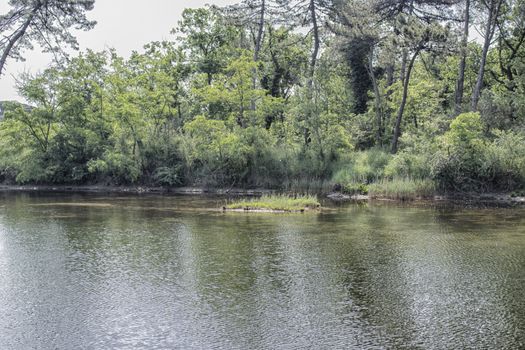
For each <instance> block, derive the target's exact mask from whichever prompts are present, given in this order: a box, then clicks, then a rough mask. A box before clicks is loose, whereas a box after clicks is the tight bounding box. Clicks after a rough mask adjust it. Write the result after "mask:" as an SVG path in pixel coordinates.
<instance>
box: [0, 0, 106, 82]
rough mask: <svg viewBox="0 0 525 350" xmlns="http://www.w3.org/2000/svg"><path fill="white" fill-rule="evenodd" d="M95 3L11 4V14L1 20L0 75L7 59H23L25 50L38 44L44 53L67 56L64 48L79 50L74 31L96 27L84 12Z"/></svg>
mask: <svg viewBox="0 0 525 350" xmlns="http://www.w3.org/2000/svg"><path fill="white" fill-rule="evenodd" d="M94 3H95V0H72V1H63V0H10V1H9V5H10V7H11V8H10V10H9V11H8V12H7V13H6V14H5V15H2V16H0V33H1V35H2V39H0V74H2V72H3V71H4V68H5V64H6V61H7V59H8V58H14V59H23V56H22V52H23V50H24V49H32V48H33V44H34V43H36V44H39V45H41V46H42V47H43V49H44V51H46V52H52V53H53V54H55V55H56V56H57V57H58V55H57V54H59V53H60V54H64V51H63V46H64V44H67V45H69V46H70V47H72V48H74V49H77V48H78V43H77V40H76V38H75V36H74V35H73V34H71V32H70V30H71V29H82V30H89V29H91V28H93V27H94V26H95V24H96V22H95V21H90V20H88V19H87V17H86V14H85V12H86V11H89V10H92V9H93V6H94Z"/></svg>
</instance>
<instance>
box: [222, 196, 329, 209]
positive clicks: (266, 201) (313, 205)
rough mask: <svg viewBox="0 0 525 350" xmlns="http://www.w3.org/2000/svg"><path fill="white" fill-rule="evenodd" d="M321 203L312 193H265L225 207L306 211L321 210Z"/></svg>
mask: <svg viewBox="0 0 525 350" xmlns="http://www.w3.org/2000/svg"><path fill="white" fill-rule="evenodd" d="M320 208H321V204H320V203H319V201H318V200H317V197H316V196H312V195H294V196H288V195H282V194H281V195H263V196H262V197H259V198H253V199H248V200H241V201H237V202H233V203H230V204H228V205H226V206H224V207H223V210H224V211H255V212H304V211H306V210H319V209H320Z"/></svg>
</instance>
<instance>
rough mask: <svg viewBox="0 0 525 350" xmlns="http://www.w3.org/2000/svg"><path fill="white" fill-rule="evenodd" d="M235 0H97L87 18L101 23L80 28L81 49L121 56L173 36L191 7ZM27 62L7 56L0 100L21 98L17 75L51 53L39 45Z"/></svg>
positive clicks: (1, 0)
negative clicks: (46, 52) (171, 32)
mask: <svg viewBox="0 0 525 350" xmlns="http://www.w3.org/2000/svg"><path fill="white" fill-rule="evenodd" d="M236 2H237V1H236V0H186V1H181V0H96V1H95V8H94V9H93V11H90V12H88V13H87V14H88V18H89V19H93V20H96V21H97V22H98V23H97V25H96V26H95V28H94V29H92V30H90V31H88V32H77V33H76V37H77V39H78V42H79V44H80V49H81V50H85V49H88V48H89V49H93V50H95V51H101V50H104V49H106V48H110V47H112V48H115V49H116V50H117V52H118V53H119V54H120V55H122V56H126V57H127V56H128V55H129V54H130V53H131V51H133V50H140V49H142V46H143V45H144V44H146V43H148V42H151V41H157V40H163V39H174V36H173V35H170V30H171V29H172V28H174V27H175V26H176V24H177V22H178V21H179V19H180V17H181V14H182V11H183V10H184V9H185V8H188V7H202V6H204V5H206V4H213V5H217V6H224V5H229V4H233V3H236ZM6 3H7V1H6V0H0V14H4V13H6V12H7V10H8V6H7V4H6ZM23 56H24V57H25V58H26V61H25V62H16V61H14V60H8V62H7V67H6V70H5V74H3V75H2V76H1V77H0V101H2V100H17V99H18V100H20V99H21V98H20V97H19V96H18V94H17V92H16V89H15V88H14V77H13V76H17V75H19V74H20V73H22V72H26V71H27V72H32V73H36V72H38V71H41V70H43V69H45V68H46V67H47V66H48V65H49V64H50V63H51V62H52V56H51V55H49V54H43V53H41V52H40V49H39V48H38V47H36V48H35V50H34V51H27V52H25V53H24V55H23Z"/></svg>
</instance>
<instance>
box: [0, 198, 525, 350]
mask: <svg viewBox="0 0 525 350" xmlns="http://www.w3.org/2000/svg"><path fill="white" fill-rule="evenodd" d="M224 203H225V199H224V198H221V197H203V196H200V197H198V196H197V197H194V196H161V195H143V196H139V195H116V194H113V195H103V194H71V193H67V194H59V193H58V194H57V193H26V192H16V193H14V192H2V193H0V315H1V316H0V349H101V348H114V349H166V348H170V349H171V348H177V349H215V348H217V349H219V348H224V349H297V348H307V349H308V348H311V349H349V348H359V349H384V348H396V349H398V348H401V349H403V348H407V349H413V348H425V349H451V348H458V349H459V348H461V349H480V348H494V349H495V348H498V349H503V348H507V349H510V348H523V347H525V297H524V295H525V294H524V291H525V209H523V208H514V209H509V208H506V209H502V208H460V207H457V206H456V207H451V206H447V205H440V206H428V205H426V206H423V205H416V204H410V205H400V204H374V203H364V204H363V203H362V204H356V203H354V204H345V205H335V204H331V203H323V206H324V207H325V208H326V209H323V210H322V211H320V212H310V213H302V214H301V213H289V214H269V213H223V212H220V211H210V210H208V209H209V208H220V207H222V205H223V204H224Z"/></svg>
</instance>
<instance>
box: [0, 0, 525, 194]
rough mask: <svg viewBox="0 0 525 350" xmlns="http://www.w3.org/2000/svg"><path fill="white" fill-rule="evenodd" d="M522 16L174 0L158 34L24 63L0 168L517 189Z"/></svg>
mask: <svg viewBox="0 0 525 350" xmlns="http://www.w3.org/2000/svg"><path fill="white" fill-rule="evenodd" d="M524 23H525V2H524V1H521V0H519V1H518V0H516V1H514V0H512V1H510V0H506V1H503V0H461V1H459V0H457V1H435V0H424V1H412V2H407V1H397V0H395V1H382V0H377V1H353V0H347V1H342V2H341V1H324V0H323V1H320V0H308V1H307V0H279V1H277V0H275V1H274V0H243V1H241V2H240V3H239V4H237V5H235V6H231V7H227V8H216V7H206V8H200V9H187V10H185V11H184V13H183V17H182V19H181V20H180V22H179V23H178V24H177V25H176V26H175V28H174V29H173V31H172V40H170V41H159V42H152V43H149V44H147V45H146V46H145V47H144V49H143V50H142V51H141V52H133V53H132V54H131V55H130V57H127V58H124V57H120V56H119V55H117V54H116V53H115V51H113V50H107V51H104V52H93V51H87V52H83V53H81V54H80V55H78V56H77V57H73V58H71V59H69V60H67V61H61V63H57V64H56V65H54V66H52V67H50V68H49V69H46V70H45V71H43V72H41V73H40V74H36V75H28V74H24V75H22V76H20V77H19V83H18V89H19V91H20V94H21V95H22V96H23V97H24V98H25V100H26V102H27V104H28V105H29V106H30V107H28V106H25V105H21V104H18V103H4V104H3V105H4V109H5V117H4V119H3V120H2V121H0V181H2V182H4V183H17V184H108V185H136V184H141V185H149V186H201V187H224V188H229V187H244V188H255V187H257V188H269V189H277V190H279V189H280V190H293V191H296V192H297V191H299V192H318V191H327V190H331V189H336V190H341V191H343V192H347V193H350V194H359V193H361V194H367V193H369V194H370V195H371V196H381V195H387V196H392V197H395V198H398V197H399V198H405V197H407V198H408V197H421V196H423V197H424V196H428V195H430V194H431V193H436V192H493V191H502V192H511V191H515V192H519V191H522V190H523V189H524V187H525V65H524V62H525V25H524ZM476 30H478V31H479V32H480V33H481V35H474V34H473V33H474V32H475V31H476Z"/></svg>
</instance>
